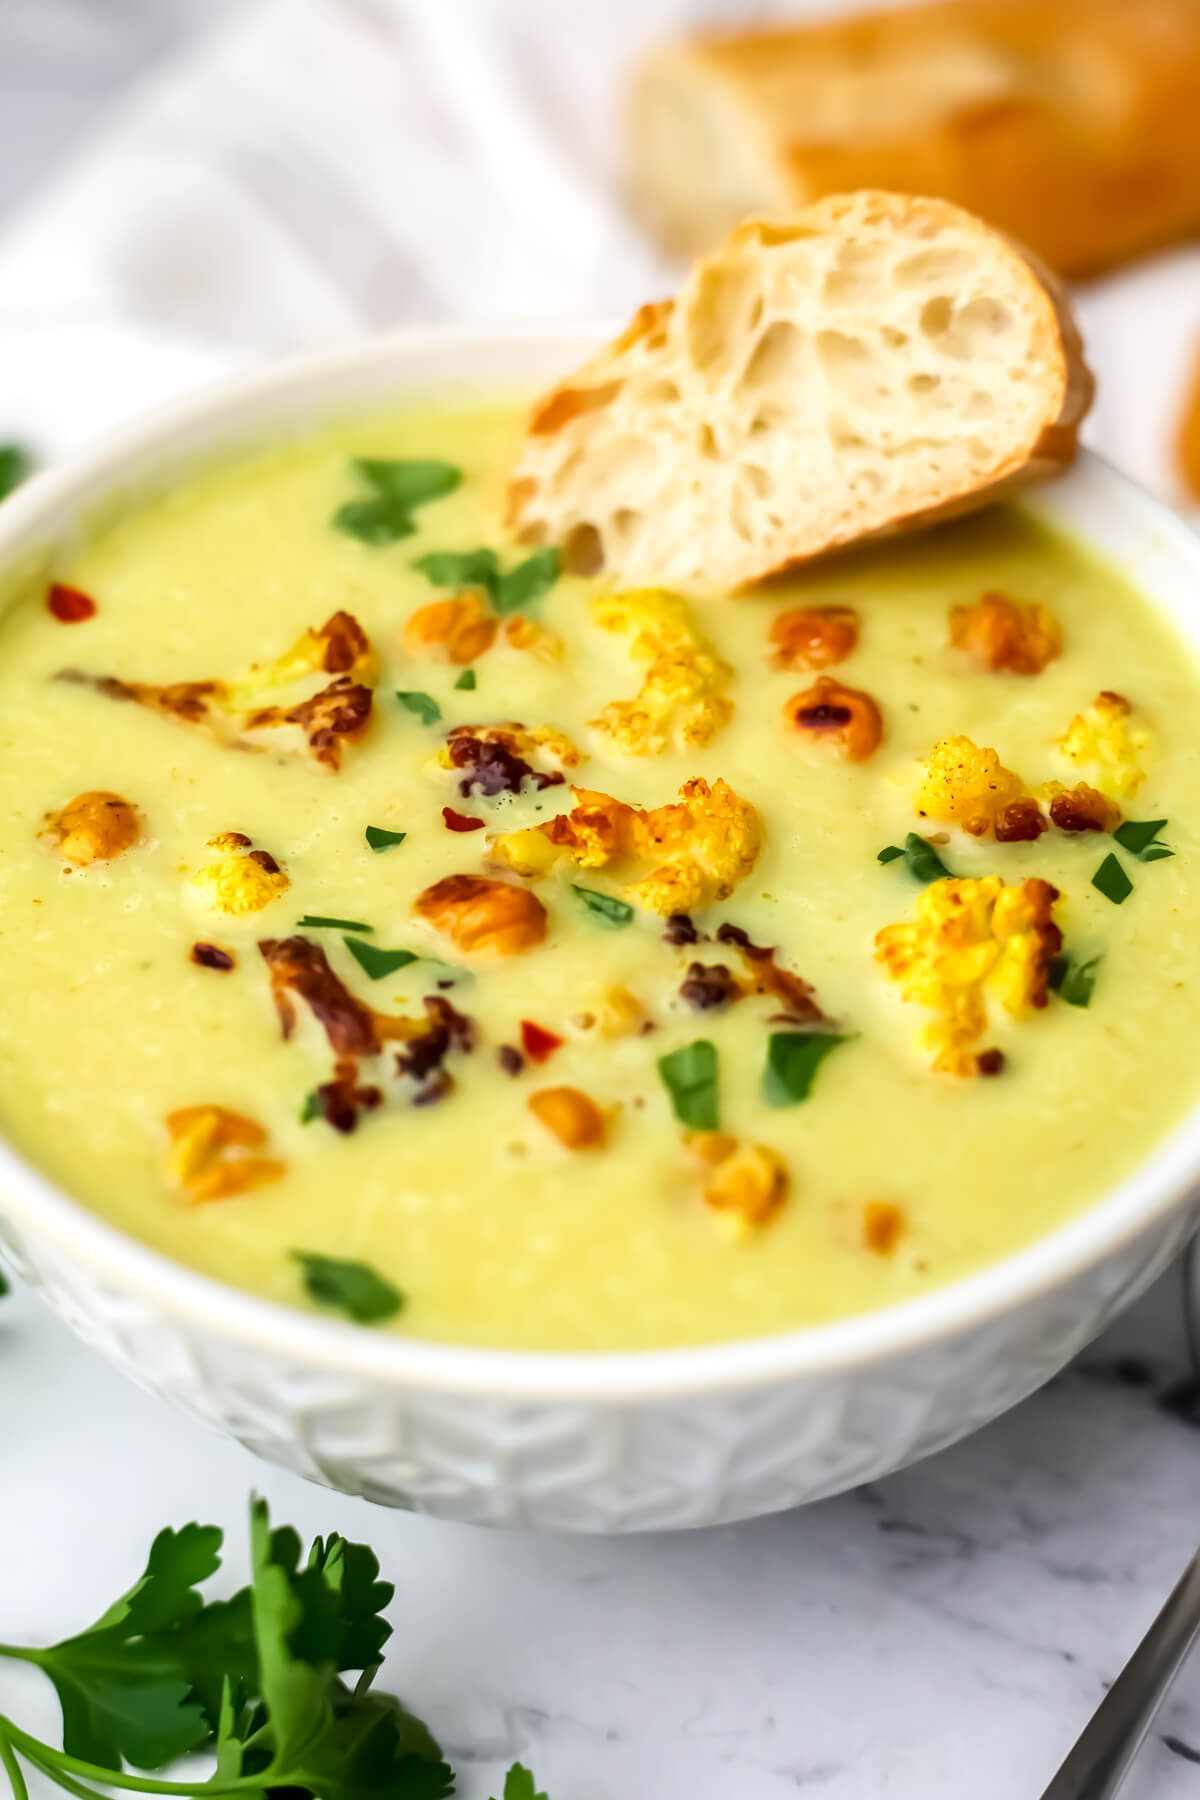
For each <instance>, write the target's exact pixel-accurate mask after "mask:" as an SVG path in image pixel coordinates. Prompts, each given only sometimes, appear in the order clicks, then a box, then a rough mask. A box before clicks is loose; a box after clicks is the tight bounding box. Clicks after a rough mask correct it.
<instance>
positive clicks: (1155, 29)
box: [630, 0, 1200, 275]
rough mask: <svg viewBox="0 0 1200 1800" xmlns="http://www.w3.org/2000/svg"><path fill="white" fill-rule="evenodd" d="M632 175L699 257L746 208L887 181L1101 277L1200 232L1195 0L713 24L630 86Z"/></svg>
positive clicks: (1023, 0) (953, 2) (956, 8)
mask: <svg viewBox="0 0 1200 1800" xmlns="http://www.w3.org/2000/svg"><path fill="white" fill-rule="evenodd" d="M630 132H631V141H632V178H633V186H634V190H635V193H636V195H637V197H638V199H639V201H640V204H641V206H642V209H643V211H644V212H645V214H646V216H647V219H648V220H649V222H650V223H651V225H652V226H653V227H654V229H655V230H656V231H657V232H658V233H659V235H660V236H661V237H662V238H663V239H664V240H666V241H667V242H668V243H670V244H671V245H672V246H673V247H674V248H677V249H680V250H683V251H684V252H686V253H688V254H691V255H695V254H697V253H702V252H704V251H707V250H709V249H711V248H712V247H713V245H714V244H715V243H717V242H719V241H720V239H721V238H722V237H723V235H724V233H725V232H726V231H727V230H728V229H729V227H730V225H732V224H733V223H735V222H736V220H737V219H739V218H741V217H743V216H744V215H745V214H747V213H751V212H756V213H763V214H771V213H776V212H782V211H787V210H789V209H791V208H794V207H796V206H801V205H804V204H805V203H807V202H809V201H811V200H814V199H816V198H818V197H819V196H820V195H823V194H829V193H834V192H845V191H847V190H849V189H851V188H854V187H859V186H864V187H870V186H874V185H876V184H880V183H886V185H887V186H888V187H890V188H895V189H898V190H901V191H904V192H908V193H914V194H937V195H941V196H942V197H944V198H946V199H949V200H953V201H956V202H957V203H958V204H959V205H961V206H965V207H967V208H968V209H969V210H970V211H972V212H975V213H978V214H979V215H980V216H981V217H982V218H985V219H987V220H988V221H989V222H990V223H992V224H994V225H998V226H1000V227H1001V228H1003V229H1004V230H1006V231H1009V232H1011V233H1012V234H1013V236H1015V237H1017V238H1019V239H1020V240H1021V241H1022V242H1023V243H1027V244H1030V245H1032V246H1033V248H1034V249H1036V250H1037V251H1038V252H1039V253H1040V254H1041V255H1042V256H1043V257H1044V258H1045V259H1046V261H1047V262H1048V263H1049V264H1050V265H1051V267H1052V268H1054V269H1055V270H1057V271H1058V273H1060V274H1064V275H1082V274H1089V273H1092V272H1094V271H1096V270H1098V269H1102V268H1105V267H1108V266H1111V265H1112V264H1114V263H1119V262H1122V261H1125V260H1127V259H1128V258H1129V257H1132V256H1136V255H1138V254H1140V253H1142V252H1144V251H1146V250H1148V249H1151V248H1153V247H1155V246H1156V245H1159V244H1162V243H1166V242H1169V241H1170V240H1172V239H1177V238H1180V237H1184V236H1188V235H1190V234H1192V233H1195V232H1197V231H1200V0H1053V4H1051V3H1050V0H931V3H930V4H926V5H922V6H916V7H906V8H903V9H901V10H894V11H886V12H877V13H872V14H869V15H866V16H864V17H858V18H853V19H846V20H842V21H838V22H836V23H831V24H825V25H808V26H796V27H793V28H791V29H787V30H773V31H751V32H742V33H737V34H733V35H724V36H705V37H697V38H693V39H690V40H687V41H684V42H681V43H677V44H673V45H670V46H668V47H667V48H665V49H664V50H662V51H660V52H658V53H657V54H656V55H654V56H653V57H652V58H651V59H650V60H649V61H648V62H647V63H646V64H645V65H644V66H643V68H642V70H641V71H640V74H639V76H638V79H637V81H636V83H635V86H634V90H633V94H632V104H631V112H630Z"/></svg>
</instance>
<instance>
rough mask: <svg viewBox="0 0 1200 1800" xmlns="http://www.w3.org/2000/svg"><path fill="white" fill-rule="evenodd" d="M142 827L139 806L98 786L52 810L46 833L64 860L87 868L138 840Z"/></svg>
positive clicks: (125, 848)
mask: <svg viewBox="0 0 1200 1800" xmlns="http://www.w3.org/2000/svg"><path fill="white" fill-rule="evenodd" d="M139 829H140V827H139V822H138V815H137V808H136V807H133V806H131V805H130V804H129V801H128V800H122V798H121V796H120V794H110V793H107V792H106V791H105V790H104V789H103V788H96V789H94V790H90V791H89V792H88V793H86V794H76V796H75V798H74V799H73V800H68V802H67V804H66V805H65V806H64V807H61V808H60V809H59V811H58V812H48V813H47V814H46V824H45V830H44V832H43V834H42V835H43V836H44V837H48V838H50V839H52V840H53V843H54V847H55V849H56V850H57V851H58V854H59V855H60V856H61V857H62V859H63V861H64V862H67V863H70V864H72V866H73V867H74V868H77V869H83V868H86V867H87V866H88V864H89V863H96V862H111V861H112V859H113V857H114V856H120V855H121V853H122V851H124V850H128V849H129V848H130V847H131V846H132V845H133V844H136V843H137V839H138V831H139Z"/></svg>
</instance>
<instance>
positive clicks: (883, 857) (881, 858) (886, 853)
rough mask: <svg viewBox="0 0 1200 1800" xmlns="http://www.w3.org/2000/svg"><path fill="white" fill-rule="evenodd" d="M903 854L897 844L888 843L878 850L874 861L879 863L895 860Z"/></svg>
mask: <svg viewBox="0 0 1200 1800" xmlns="http://www.w3.org/2000/svg"><path fill="white" fill-rule="evenodd" d="M903 855H904V852H903V850H902V849H901V848H900V846H899V844H888V845H886V846H885V847H884V848H883V849H882V850H881V851H880V852H879V855H878V856H877V857H876V858H875V861H876V862H881V863H890V862H897V861H898V860H899V859H900V857H902V856H903Z"/></svg>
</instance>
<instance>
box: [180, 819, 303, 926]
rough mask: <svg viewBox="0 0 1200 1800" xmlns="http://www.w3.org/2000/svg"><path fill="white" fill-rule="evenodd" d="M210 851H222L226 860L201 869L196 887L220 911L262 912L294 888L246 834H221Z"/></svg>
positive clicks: (210, 844)
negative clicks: (205, 894)
mask: <svg viewBox="0 0 1200 1800" xmlns="http://www.w3.org/2000/svg"><path fill="white" fill-rule="evenodd" d="M208 848H209V849H210V850H219V851H221V852H222V855H223V860H222V861H221V862H214V863H209V864H208V865H207V867H205V868H203V869H199V870H197V872H196V874H195V876H194V877H193V885H194V886H195V887H198V888H203V889H205V891H206V892H207V894H208V898H209V900H210V901H211V902H212V904H213V906H214V907H216V909H217V911H218V912H223V913H231V914H233V915H234V916H235V917H241V916H244V915H245V914H246V913H256V912H261V911H262V909H263V907H264V906H269V905H270V904H271V902H272V900H277V899H278V898H279V896H280V894H282V893H285V892H286V891H287V889H288V888H289V887H290V886H291V882H290V881H289V879H288V877H287V876H286V875H285V874H284V872H283V870H282V869H281V868H280V866H279V864H278V863H277V862H276V861H275V858H274V857H273V856H272V855H271V854H270V852H269V851H267V850H256V849H255V848H254V846H253V844H252V843H251V841H250V839H249V838H248V837H246V835H245V834H244V832H241V831H219V832H218V833H217V835H216V836H215V837H210V838H209V840H208Z"/></svg>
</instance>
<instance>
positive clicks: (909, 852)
mask: <svg viewBox="0 0 1200 1800" xmlns="http://www.w3.org/2000/svg"><path fill="white" fill-rule="evenodd" d="M900 857H903V858H904V860H905V862H906V863H907V864H908V872H909V874H910V875H915V876H916V878H917V880H918V881H920V882H923V883H924V884H925V885H926V886H928V885H929V883H930V882H931V881H941V879H942V877H943V876H945V875H949V873H950V871H949V869H948V868H947V867H946V865H945V863H944V862H943V861H942V859H941V857H940V856H939V855H938V853H937V851H936V850H935V849H934V847H933V845H932V844H931V843H930V842H929V840H928V838H923V837H918V835H917V833H916V832H915V831H910V832H909V834H908V836H907V837H906V838H905V840H904V847H903V849H901V847H900V845H899V844H889V845H888V846H887V848H886V849H884V850H881V851H880V852H879V855H878V856H877V857H876V858H875V860H876V862H881V863H890V862H897V861H898V860H899V859H900Z"/></svg>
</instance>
